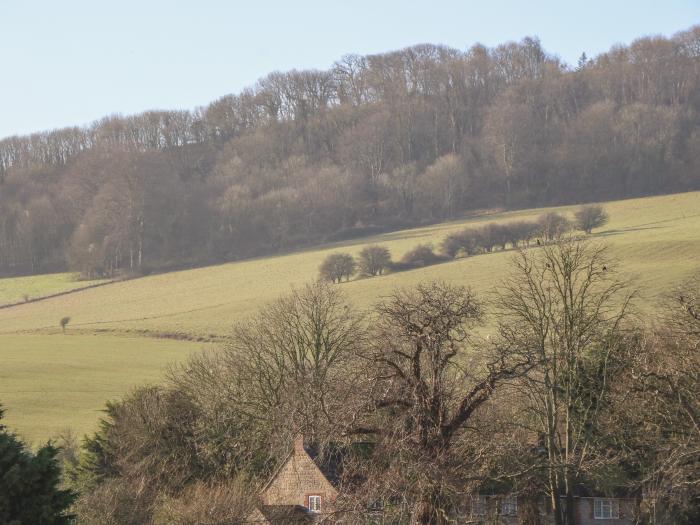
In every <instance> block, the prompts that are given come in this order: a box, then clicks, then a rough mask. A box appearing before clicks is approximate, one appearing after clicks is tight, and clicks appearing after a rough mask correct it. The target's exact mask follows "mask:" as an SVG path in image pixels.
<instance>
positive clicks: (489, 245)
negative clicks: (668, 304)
mask: <svg viewBox="0 0 700 525" xmlns="http://www.w3.org/2000/svg"><path fill="white" fill-rule="evenodd" d="M608 219H609V216H608V212H607V211H605V209H604V208H603V207H602V206H599V205H595V204H594V205H588V206H582V207H581V208H579V209H578V210H577V211H576V212H575V213H574V221H571V220H570V219H568V218H567V217H565V216H564V215H561V214H559V213H557V212H548V213H544V214H542V215H541V216H540V217H539V218H538V219H537V220H535V221H515V222H506V223H489V224H487V225H485V226H482V227H480V228H465V229H463V230H460V231H457V232H453V233H450V234H448V235H447V236H446V237H445V238H444V239H443V241H442V243H441V244H440V252H439V253H435V251H434V249H433V245H432V244H427V243H423V244H419V245H417V246H415V247H414V248H413V249H411V250H409V251H408V252H406V253H405V254H404V255H403V257H402V258H401V260H400V261H393V260H392V258H391V252H390V251H389V249H388V248H387V247H386V246H380V245H377V244H372V245H369V246H365V247H364V248H363V249H362V250H361V251H360V253H359V254H358V256H357V258H355V257H353V256H352V255H351V254H349V253H344V252H335V253H331V254H329V255H327V256H326V258H325V259H324V260H323V262H322V263H321V266H320V267H319V278H320V279H321V280H323V281H330V282H332V283H338V284H340V283H341V282H342V281H343V279H344V280H345V281H349V280H350V278H352V277H353V276H355V275H357V274H359V275H360V277H375V276H377V275H382V273H384V272H385V271H394V272H396V271H405V270H413V269H416V268H422V267H424V266H430V265H433V264H438V263H441V262H445V261H447V260H450V259H455V258H457V257H469V256H472V255H479V254H483V253H491V252H493V251H496V250H497V249H499V248H500V249H501V250H505V249H507V248H508V247H510V248H518V247H528V246H530V243H531V242H533V240H534V242H535V243H536V244H537V245H538V246H541V245H542V243H543V242H545V243H546V242H553V241H556V240H558V239H561V238H562V237H563V236H564V235H567V234H568V233H569V232H570V231H571V230H572V229H577V230H579V231H582V232H584V233H586V234H591V232H592V231H593V229H594V228H600V227H601V226H603V225H605V224H607V222H608ZM540 239H541V240H540Z"/></svg>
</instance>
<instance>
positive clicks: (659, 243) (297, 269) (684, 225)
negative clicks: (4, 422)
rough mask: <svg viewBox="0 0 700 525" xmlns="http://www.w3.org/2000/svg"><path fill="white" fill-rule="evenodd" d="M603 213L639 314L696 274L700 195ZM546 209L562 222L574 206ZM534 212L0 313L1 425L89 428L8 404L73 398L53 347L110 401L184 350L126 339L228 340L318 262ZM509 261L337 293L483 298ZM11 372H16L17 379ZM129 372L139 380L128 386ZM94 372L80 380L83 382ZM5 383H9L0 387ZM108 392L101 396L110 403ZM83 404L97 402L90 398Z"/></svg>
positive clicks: (68, 417) (623, 204) (467, 264)
mask: <svg viewBox="0 0 700 525" xmlns="http://www.w3.org/2000/svg"><path fill="white" fill-rule="evenodd" d="M605 206H606V208H607V210H608V212H609V213H610V217H611V220H610V223H609V224H608V225H606V226H605V227H604V228H602V229H601V230H600V231H597V232H595V237H596V238H597V239H598V240H600V241H603V242H606V243H609V245H610V248H611V254H612V255H614V256H615V257H617V258H618V259H619V261H620V270H621V273H622V274H623V275H624V276H626V277H629V278H631V279H633V280H634V285H635V286H636V287H638V288H639V289H640V291H641V298H640V308H641V310H642V311H643V312H646V313H651V312H653V308H654V305H655V302H656V301H655V299H656V296H657V295H658V294H660V293H663V292H665V291H666V290H668V289H669V288H671V287H672V286H674V285H675V284H677V283H679V282H681V281H682V280H684V279H685V278H687V277H689V276H690V275H691V274H692V273H693V272H694V271H698V270H700V192H693V193H685V194H677V195H668V196H660V197H650V198H643V199H631V200H626V201H616V202H611V203H607V204H606V205H605ZM554 209H555V210H557V211H560V212H563V213H571V212H573V210H575V209H576V207H575V206H571V207H562V208H554ZM542 211H543V210H539V209H538V210H527V211H518V212H508V213H501V214H494V215H488V216H480V217H479V218H476V219H465V220H462V221H455V222H451V223H446V224H440V225H436V226H430V227H425V228H418V229H413V230H406V231H400V232H393V233H389V234H385V235H379V236H375V237H371V238H366V239H361V240H355V241H351V242H346V243H341V244H337V245H330V246H323V247H320V248H318V249H313V250H307V251H303V252H298V253H292V254H288V255H281V256H276V257H269V258H263V259H255V260H249V261H242V262H236V263H230V264H223V265H219V266H213V267H207V268H199V269H195V270H187V271H181V272H173V273H168V274H162V275H154V276H149V277H144V278H140V279H135V280H132V281H124V282H118V283H114V284H110V285H109V286H105V287H98V288H93V289H89V290H84V291H80V292H77V293H74V294H68V295H64V296H61V297H56V298H51V299H47V300H44V301H39V302H36V303H29V304H22V305H18V306H15V307H12V308H7V309H0V360H1V362H2V372H0V374H1V375H0V380H1V381H0V384H1V385H2V386H0V392H5V393H0V401H2V402H3V403H4V404H5V405H8V408H12V409H13V413H14V415H12V416H11V418H12V419H8V421H11V422H12V423H13V424H14V425H15V426H16V428H18V429H19V430H20V431H23V432H26V433H27V435H31V436H32V437H34V438H36V437H45V436H48V435H50V433H51V430H53V429H55V428H56V427H55V426H49V425H48V424H46V425H45V424H44V423H42V422H41V418H43V417H44V415H45V414H53V415H56V416H57V417H58V416H59V415H61V414H62V415H63V416H64V417H63V419H65V425H64V426H74V427H76V428H80V429H85V428H87V427H88V426H89V425H88V424H87V422H88V421H89V420H94V417H95V414H94V410H95V406H99V403H97V405H95V404H89V403H88V404H89V406H90V407H91V408H90V409H89V410H90V411H87V412H86V411H82V412H80V413H78V412H79V411H78V410H77V409H76V405H74V404H72V405H71V404H67V403H68V400H70V399H71V398H70V396H69V397H67V398H65V399H66V402H65V403H63V402H60V399H59V398H58V397H56V398H55V399H56V401H55V402H53V401H52V400H50V399H49V400H46V401H42V402H41V403H38V404H37V402H35V401H32V400H33V399H35V398H33V397H32V395H31V394H27V395H24V396H14V397H13V395H12V394H10V395H9V396H8V394H7V392H12V391H13V389H18V388H27V390H29V391H32V392H33V391H40V390H41V389H39V388H33V387H32V388H29V386H31V385H33V384H39V383H40V382H41V381H42V380H46V381H49V380H50V381H51V383H52V384H53V385H54V386H55V388H56V392H59V391H60V390H61V388H62V387H61V385H65V391H66V392H68V391H71V390H76V389H73V388H72V387H71V386H70V385H71V384H73V382H74V379H73V373H72V369H71V368H70V367H68V368H65V367H56V369H55V372H51V370H50V369H46V368H45V366H46V365H45V363H47V362H52V361H51V360H52V359H58V360H59V361H60V357H59V356H58V355H57V353H58V352H62V350H58V349H59V348H64V349H66V351H70V345H71V342H75V345H76V347H78V346H80V348H83V351H85V349H87V348H89V347H90V345H95V346H96V345H97V344H99V348H100V351H103V350H104V351H105V352H106V353H109V355H110V360H109V363H105V364H104V366H102V365H101V363H100V362H99V360H98V362H97V363H95V368H94V370H93V372H94V374H95V375H96V376H99V377H104V378H105V381H106V380H107V378H109V384H111V385H112V387H110V389H113V390H114V392H115V393H116V392H118V391H123V390H124V389H125V388H127V386H128V384H133V383H135V382H138V381H139V380H142V379H147V378H149V379H152V378H154V377H157V376H158V373H159V370H160V368H161V367H162V366H163V364H165V363H167V362H168V361H170V360H172V359H173V358H174V357H180V356H181V355H182V354H183V353H184V352H185V351H187V349H188V348H190V347H188V346H187V345H186V344H185V343H182V342H178V341H172V340H159V341H155V340H153V339H152V338H140V339H138V338H137V339H133V338H134V337H136V336H146V335H164V334H168V335H178V336H182V337H187V338H191V339H197V338H201V339H212V338H218V337H225V336H227V335H228V334H229V333H230V329H231V326H232V324H233V323H234V322H235V321H237V320H239V319H241V318H243V317H245V316H247V315H250V314H252V313H253V312H254V311H255V310H256V309H257V308H258V307H260V306H261V305H263V304H265V303H267V302H269V301H271V300H272V299H274V298H275V297H277V296H279V295H280V294H282V293H284V292H285V291H288V290H289V289H290V288H292V287H293V286H299V285H302V284H304V283H306V282H309V281H311V280H313V279H315V278H316V276H317V270H318V266H319V264H320V262H321V261H322V260H323V258H324V257H325V256H326V255H327V254H328V253H330V252H332V251H335V250H343V251H348V252H351V253H357V252H359V250H361V249H362V247H363V246H364V245H366V244H368V243H381V244H384V245H386V246H388V247H389V248H390V250H391V252H392V255H393V256H394V258H395V259H398V258H400V257H401V256H402V255H403V253H405V252H406V251H408V250H409V249H411V248H413V247H414V246H415V245H416V244H418V243H423V242H432V243H434V244H435V245H436V246H437V245H438V244H439V243H440V241H441V240H442V239H443V238H444V237H445V235H446V234H447V233H449V232H450V231H453V230H456V229H460V228H463V227H465V226H469V225H475V224H484V223H486V222H489V221H509V220H515V219H524V218H534V217H537V216H538V215H539V214H540V213H542ZM512 256H513V252H512V251H506V252H497V253H493V254H487V255H480V256H476V257H471V258H466V259H458V260H455V261H451V262H447V263H444V264H440V265H435V266H431V267H427V268H422V269H418V270H413V271H408V272H401V273H395V274H389V275H385V276H382V277H376V278H372V279H358V280H354V281H351V282H349V283H343V284H342V285H340V286H341V288H342V290H344V291H345V292H346V293H347V294H348V296H349V298H350V299H351V301H353V302H354V303H355V304H356V305H358V306H359V307H361V308H362V307H369V306H370V305H371V304H372V303H374V302H375V301H376V300H377V299H379V298H380V297H382V296H385V295H387V294H389V293H390V292H391V291H392V290H393V289H394V288H396V287H398V286H409V285H411V284H414V283H417V282H419V281H422V280H428V279H443V280H446V281H450V282H455V283H461V284H467V285H470V286H472V287H473V288H474V289H475V290H476V291H478V292H482V293H484V292H488V291H489V290H491V289H493V287H494V285H495V284H497V282H498V280H499V279H500V278H501V277H503V276H504V275H505V274H506V272H507V269H508V264H509V261H510V260H511V258H512ZM63 316H70V317H71V319H72V320H71V323H70V325H69V326H68V334H69V335H68V336H65V337H64V336H62V335H60V329H59V327H58V321H59V319H60V318H61V317H63ZM115 336H129V337H131V338H132V339H124V340H128V341H133V342H134V343H131V344H133V345H135V346H133V347H130V346H128V345H127V347H128V348H131V350H123V349H120V348H121V347H120V345H119V343H118V341H120V340H121V339H120V338H119V337H115ZM25 338H27V339H25ZM23 341H31V343H27V345H29V347H31V348H32V351H31V355H28V357H27V358H26V359H25V360H24V361H21V362H20V361H9V362H8V361H7V359H6V356H8V355H18V353H19V354H22V350H21V348H22V347H23ZM137 341H138V344H137V343H136V342H137ZM156 343H158V345H161V346H158V348H160V351H155V352H154V354H153V355H152V356H149V357H148V359H146V358H143V359H144V361H143V362H138V361H137V362H132V361H131V360H132V358H133V356H134V355H135V354H134V352H135V350H134V348H136V347H138V348H139V349H140V350H138V351H137V352H136V354H138V355H141V354H142V353H148V352H150V351H151V350H150V349H151V348H153V347H152V346H151V345H155V344H156ZM66 345H67V346H66ZM195 346H196V345H195ZM18 348H19V349H18ZM107 348H110V349H111V350H106V349H107ZM76 352H78V353H77V354H75V355H74V357H73V358H74V359H77V361H75V362H76V363H80V362H82V361H81V359H82V358H81V357H80V356H81V355H83V354H81V353H80V350H76ZM89 355H91V356H94V355H96V354H89ZM32 362H34V363H36V367H37V370H43V372H41V375H39V372H37V375H36V376H34V375H33V374H32V372H31V369H30V363H32ZM18 363H20V369H18V370H17V369H16V367H17V366H18ZM21 363H24V364H21ZM136 369H138V370H139V371H140V372H141V373H142V374H143V376H139V377H136V376H137V374H135V373H134V371H135V370H136ZM124 370H129V371H130V372H128V373H125V372H124ZM93 372H90V371H87V372H86V373H87V376H86V377H88V376H90V374H92V373H93ZM22 373H24V374H25V380H24V383H26V385H25V386H22V381H20V382H19V383H18V382H17V380H15V379H14V378H15V376H17V375H18V374H22ZM146 376H147V377H146ZM33 377H34V379H33ZM8 378H9V381H10V383H9V386H7V385H6V382H7V381H8ZM41 378H44V379H41ZM127 379H128V381H127ZM132 379H133V381H132ZM13 385H14V386H13ZM27 385H28V386H27ZM120 385H121V390H120V388H119V386H120ZM106 394H107V393H106V392H105V396H103V399H107V398H109V397H110V395H106ZM89 397H90V399H91V400H96V397H97V396H96V395H90V396H89ZM11 400H14V402H12V403H11ZM74 401H75V403H77V402H78V401H80V394H75V399H74ZM10 405H14V406H12V407H11V406H10ZM42 406H43V408H41V407H42ZM85 409H86V410H87V405H86V406H85ZM42 410H44V411H43V412H42ZM81 410H82V409H81ZM42 428H43V429H44V430H43V431H42V430H41V429H42Z"/></svg>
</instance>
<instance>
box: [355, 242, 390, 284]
mask: <svg viewBox="0 0 700 525" xmlns="http://www.w3.org/2000/svg"><path fill="white" fill-rule="evenodd" d="M359 258H360V262H359V266H360V272H362V274H363V275H369V276H372V277H374V276H375V275H381V274H382V272H384V270H386V269H387V268H389V266H390V265H391V252H389V249H388V248H386V247H385V246H378V245H376V244H374V245H371V246H366V247H365V248H363V249H362V251H361V252H360V257H359Z"/></svg>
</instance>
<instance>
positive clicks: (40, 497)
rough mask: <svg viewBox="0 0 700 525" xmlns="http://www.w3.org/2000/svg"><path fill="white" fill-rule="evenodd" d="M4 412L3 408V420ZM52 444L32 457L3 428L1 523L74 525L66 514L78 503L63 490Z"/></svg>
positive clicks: (0, 441)
mask: <svg viewBox="0 0 700 525" xmlns="http://www.w3.org/2000/svg"><path fill="white" fill-rule="evenodd" d="M3 415H4V410H3V409H2V407H1V406H0V420H2V417H3ZM57 452H58V449H56V448H55V447H54V446H53V445H51V443H48V444H47V445H46V446H44V447H42V448H41V449H39V451H38V452H37V453H36V454H33V453H32V452H31V451H30V450H28V449H27V447H26V446H25V445H24V443H22V442H21V441H20V440H19V439H18V438H17V436H15V435H14V434H12V433H11V432H9V431H8V430H7V428H6V427H5V426H4V425H2V424H0V523H7V524H11V525H25V524H26V525H34V524H38V523H41V524H43V525H61V524H68V523H71V520H72V518H71V516H69V515H68V514H67V513H66V511H67V509H68V507H69V506H70V505H71V504H72V503H73V501H74V500H75V495H74V494H73V493H72V492H71V491H69V490H61V489H60V488H59V483H60V479H61V471H60V468H59V465H58V462H57V460H56V454H57Z"/></svg>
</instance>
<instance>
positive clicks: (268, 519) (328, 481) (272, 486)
mask: <svg viewBox="0 0 700 525" xmlns="http://www.w3.org/2000/svg"><path fill="white" fill-rule="evenodd" d="M347 452H348V451H347V450H346V451H342V450H335V451H332V452H331V453H328V454H325V455H323V456H321V454H319V450H318V448H317V447H315V446H313V445H309V444H306V443H305V442H304V438H303V436H299V437H297V438H296V439H295V441H294V447H293V448H292V451H291V452H290V453H289V455H288V456H287V457H286V458H285V460H284V461H283V462H282V464H281V465H280V467H279V468H278V469H277V471H276V472H275V473H274V475H273V476H272V477H271V478H270V480H269V481H268V482H267V484H266V485H265V486H264V487H263V489H262V491H261V494H260V506H259V507H258V508H257V509H255V510H254V512H253V513H252V514H250V515H249V516H248V519H247V522H249V523H260V524H261V525H273V524H274V525H281V524H284V525H297V524H304V523H321V522H323V523H334V522H335V521H336V520H335V519H334V511H335V508H334V503H335V500H336V498H337V497H338V495H339V483H340V474H341V470H342V460H343V457H344V456H345V454H346V453H347ZM523 503H524V502H523V501H522V500H521V498H519V497H518V496H515V495H508V494H499V495H482V494H479V495H474V496H472V497H471V498H467V500H466V501H465V505H464V507H463V508H462V509H461V510H460V512H459V516H460V517H459V518H458V520H459V521H457V522H458V523H472V524H477V523H489V524H492V523H502V524H504V525H516V524H518V523H520V518H521V517H522V516H521V513H522V512H523V507H524V505H523ZM547 503H548V502H547V501H546V498H544V497H542V498H541V499H540V502H539V505H538V507H539V513H540V517H541V522H542V524H543V525H545V524H553V523H554V519H553V516H552V514H551V511H550V509H549V505H548V504H547ZM638 504H639V502H638V500H637V499H635V498H607V497H583V496H581V497H575V498H574V505H575V511H574V513H575V516H576V519H575V523H574V525H594V524H596V525H632V524H633V523H635V522H636V521H635V518H636V514H637V510H638ZM379 512H380V513H381V510H379Z"/></svg>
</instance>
